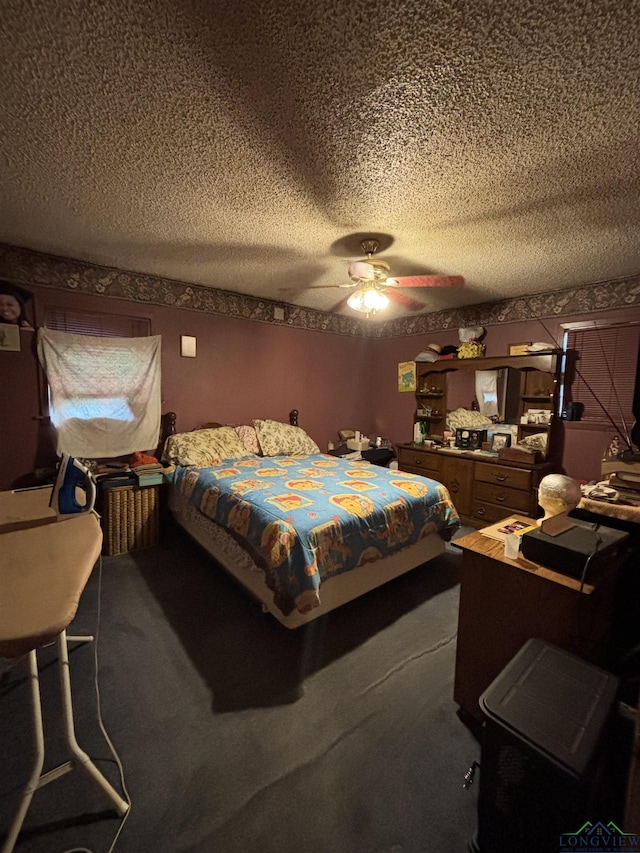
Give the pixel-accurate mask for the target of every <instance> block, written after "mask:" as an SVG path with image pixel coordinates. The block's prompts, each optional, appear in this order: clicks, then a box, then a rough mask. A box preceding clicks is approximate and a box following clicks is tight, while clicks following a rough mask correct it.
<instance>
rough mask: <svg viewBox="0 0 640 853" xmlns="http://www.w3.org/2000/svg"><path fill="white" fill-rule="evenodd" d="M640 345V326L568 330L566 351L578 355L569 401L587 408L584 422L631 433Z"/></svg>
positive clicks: (583, 415)
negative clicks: (572, 351) (612, 426)
mask: <svg viewBox="0 0 640 853" xmlns="http://www.w3.org/2000/svg"><path fill="white" fill-rule="evenodd" d="M639 343H640V324H635V325H617V326H608V327H597V326H596V325H595V324H591V325H590V326H589V327H588V328H576V327H573V328H568V329H567V331H566V332H565V351H567V350H574V351H575V354H576V362H575V369H574V370H573V371H572V369H571V366H569V373H570V374H571V373H573V374H574V375H573V380H572V382H571V385H570V387H569V388H568V389H567V392H568V393H567V398H568V400H571V401H572V402H579V403H582V404H583V405H584V412H583V414H582V418H581V419H582V420H583V421H585V422H590V423H592V424H598V425H601V426H609V425H612V424H611V421H613V423H614V424H615V425H616V429H618V430H619V431H620V432H622V434H623V435H624V433H625V432H629V431H630V430H631V426H632V424H633V422H634V420H635V417H634V414H633V403H634V396H635V394H636V370H637V365H638V346H639ZM568 400H567V401H568ZM625 425H626V430H625Z"/></svg>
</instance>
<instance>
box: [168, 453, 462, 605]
mask: <svg viewBox="0 0 640 853" xmlns="http://www.w3.org/2000/svg"><path fill="white" fill-rule="evenodd" d="M173 484H174V488H176V489H178V490H179V491H180V492H181V493H182V494H183V495H184V496H186V497H187V498H188V499H189V501H190V502H191V503H192V504H193V505H194V506H195V507H196V508H197V509H198V510H200V511H201V512H202V513H203V514H204V515H206V516H207V517H208V518H210V519H212V520H213V521H215V522H216V523H217V524H220V525H222V527H224V528H225V529H226V530H227V531H228V532H229V533H231V534H232V535H233V536H234V537H235V538H236V539H237V540H238V541H239V542H240V543H241V544H242V545H243V547H245V548H246V549H248V550H249V552H250V553H251V556H252V558H253V560H254V562H255V563H256V564H257V565H259V566H260V567H261V568H262V569H263V570H264V572H265V576H266V581H267V584H268V586H269V588H270V589H272V590H273V592H274V600H275V603H276V605H277V606H278V607H279V608H280V609H281V610H282V612H283V613H284V614H285V615H287V614H288V613H290V612H291V611H292V610H293V609H294V608H296V607H297V609H298V610H300V611H301V612H306V610H309V609H311V607H313V606H315V603H311V595H313V594H314V593H315V596H316V598H317V594H318V590H319V588H320V584H321V582H322V581H323V580H326V579H327V578H329V577H331V576H333V575H335V574H339V573H341V572H346V571H349V570H350V569H353V568H356V567H357V566H362V565H364V564H366V563H371V562H374V561H375V560H378V559H381V558H383V557H387V556H389V555H391V554H394V553H395V552H397V551H400V550H401V549H403V548H406V547H407V546H409V545H412V544H414V543H415V542H417V541H418V540H420V539H422V538H423V537H425V536H427V535H429V534H432V533H435V532H437V533H439V534H440V535H441V536H442V537H443V538H444V539H446V540H449V539H450V538H451V535H452V533H453V532H454V531H455V530H456V529H457V527H458V526H459V523H460V522H459V519H458V514H457V512H456V509H455V507H454V505H453V503H452V501H451V498H450V496H449V493H448V492H447V490H446V488H445V487H444V486H443V485H442V484H441V483H438V482H436V481H435V480H429V479H427V478H425V477H421V476H418V475H416V474H408V473H406V472H404V471H393V470H389V469H388V468H382V467H378V466H375V465H371V464H369V463H368V462H353V461H350V460H348V459H339V458H335V457H333V456H325V455H322V454H315V455H312V456H296V457H290V456H273V457H258V456H252V457H246V458H241V459H234V460H227V461H225V462H223V463H222V464H220V465H214V466H211V467H208V468H192V467H189V468H181V467H178V468H177V469H176V471H175V473H174V474H173ZM310 594H311V595H310ZM316 603H317V602H316Z"/></svg>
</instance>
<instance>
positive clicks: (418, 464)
mask: <svg viewBox="0 0 640 853" xmlns="http://www.w3.org/2000/svg"><path fill="white" fill-rule="evenodd" d="M441 461H442V460H441V459H439V458H438V456H437V455H436V454H435V453H423V452H421V451H420V450H411V448H407V447H400V448H398V468H400V469H401V470H402V471H409V472H410V473H412V474H422V475H423V476H424V477H432V478H433V479H435V480H437V479H438V475H439V474H440V463H441Z"/></svg>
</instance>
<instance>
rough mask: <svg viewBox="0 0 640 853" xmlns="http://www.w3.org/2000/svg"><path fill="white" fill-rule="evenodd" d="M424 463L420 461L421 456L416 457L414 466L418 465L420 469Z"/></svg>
mask: <svg viewBox="0 0 640 853" xmlns="http://www.w3.org/2000/svg"><path fill="white" fill-rule="evenodd" d="M422 462H423V460H422V459H420V457H419V456H416V458H415V459H414V460H413V464H414V465H417V466H418V467H420V466H421V465H422Z"/></svg>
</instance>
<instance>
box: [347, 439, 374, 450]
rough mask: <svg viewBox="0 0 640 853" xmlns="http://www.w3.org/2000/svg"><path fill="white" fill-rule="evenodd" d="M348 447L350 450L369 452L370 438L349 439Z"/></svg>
mask: <svg viewBox="0 0 640 853" xmlns="http://www.w3.org/2000/svg"><path fill="white" fill-rule="evenodd" d="M347 447H348V448H349V450H368V449H369V439H368V438H361V439H356V438H348V439H347Z"/></svg>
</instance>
